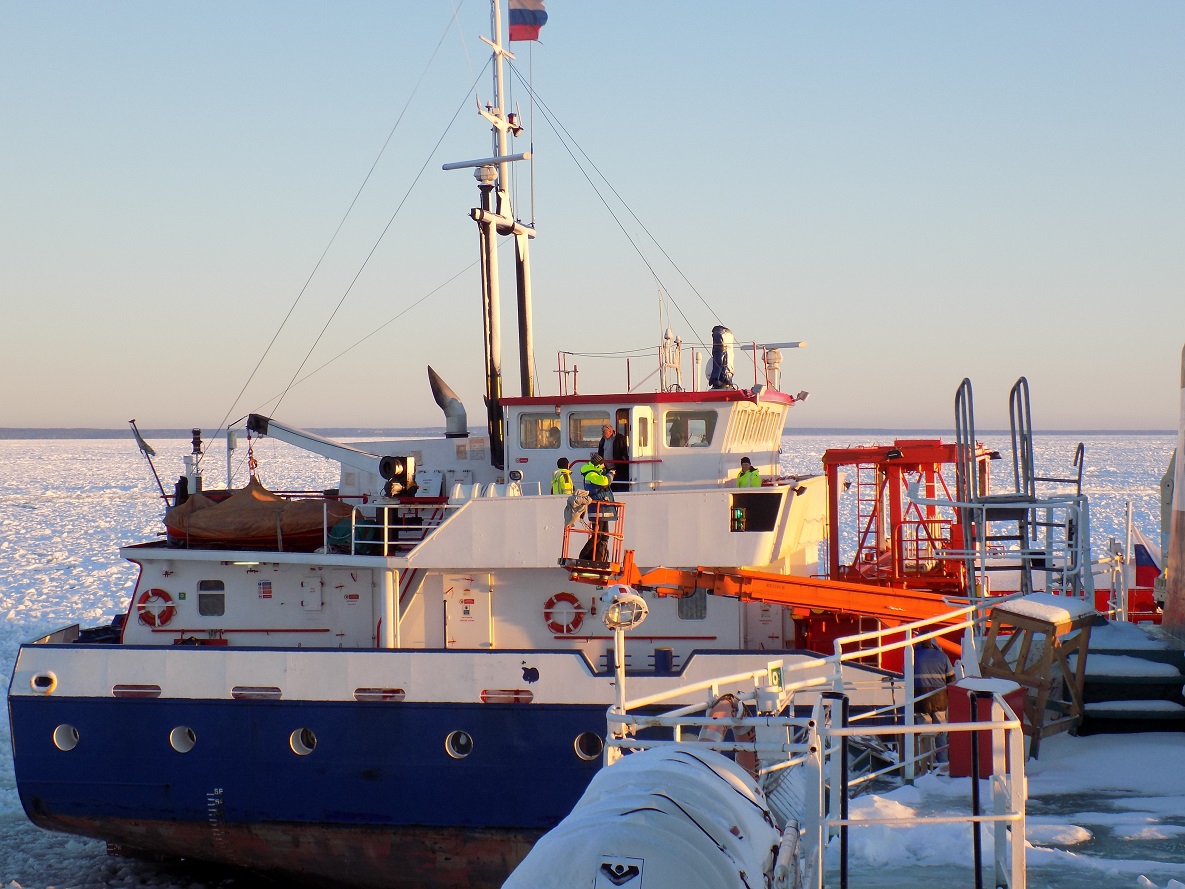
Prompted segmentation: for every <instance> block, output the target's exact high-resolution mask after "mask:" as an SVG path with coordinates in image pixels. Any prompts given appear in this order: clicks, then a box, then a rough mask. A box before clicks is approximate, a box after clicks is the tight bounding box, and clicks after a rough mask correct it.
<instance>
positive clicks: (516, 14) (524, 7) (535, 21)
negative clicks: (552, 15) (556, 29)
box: [510, 0, 547, 40]
mask: <svg viewBox="0 0 1185 889" xmlns="http://www.w3.org/2000/svg"><path fill="white" fill-rule="evenodd" d="M546 24H547V10H545V9H544V8H543V0H510V39H511V40H538V39H539V29H540V28H542V27H543V26H544V25H546Z"/></svg>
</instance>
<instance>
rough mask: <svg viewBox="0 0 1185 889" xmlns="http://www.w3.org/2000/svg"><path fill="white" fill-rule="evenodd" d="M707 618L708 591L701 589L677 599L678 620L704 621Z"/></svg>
mask: <svg viewBox="0 0 1185 889" xmlns="http://www.w3.org/2000/svg"><path fill="white" fill-rule="evenodd" d="M707 616H708V591H707V590H706V589H704V588H703V587H699V588H698V589H697V590H696V591H695V592H694V593H692V594H691V595H690V596H683V597H682V598H680V599H679V620H705V619H706V618H707Z"/></svg>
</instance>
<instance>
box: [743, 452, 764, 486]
mask: <svg viewBox="0 0 1185 889" xmlns="http://www.w3.org/2000/svg"><path fill="white" fill-rule="evenodd" d="M737 487H738V488H760V487H761V473H760V472H758V471H757V470H756V469H754V468H753V464H752V463H751V462H749V458H748V457H741V473H740V475H738V476H737Z"/></svg>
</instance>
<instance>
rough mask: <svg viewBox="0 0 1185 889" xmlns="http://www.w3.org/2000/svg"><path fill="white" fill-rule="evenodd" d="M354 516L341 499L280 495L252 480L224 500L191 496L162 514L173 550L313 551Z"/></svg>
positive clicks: (200, 495)
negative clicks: (330, 530) (189, 547)
mask: <svg viewBox="0 0 1185 889" xmlns="http://www.w3.org/2000/svg"><path fill="white" fill-rule="evenodd" d="M352 512H353V507H352V506H350V505H349V504H347V503H343V502H342V501H340V500H332V499H320V498H317V499H314V498H301V499H289V498H287V497H281V496H280V495H278V494H274V493H272V492H271V491H269V490H268V489H267V488H265V487H264V486H263V485H262V484H260V482H259V480H258V479H255V478H252V479H251V481H250V482H248V484H247V486H246V487H244V488H241V489H239V490H237V491H235V492H234V493H232V494H231V495H230V496H229V497H226V498H225V499H222V500H215V499H213V498H211V497H207V496H206V495H204V494H201V493H197V494H192V495H191V496H190V497H189V498H188V499H187V500H186V501H185V502H184V503H182V504H181V505H179V506H174V507H172V508H171V509H170V510H169V511H168V512H166V513H165V528H166V529H167V530H168V540H169V543H170V545H173V546H193V547H227V548H234V549H258V548H267V549H272V548H276V549H278V550H281V551H283V550H288V551H309V552H311V551H312V550H315V549H317V548H318V547H320V546H323V545H324V541H325V539H326V533H327V530H328V529H331V528H333V526H334V525H336V524H337V523H338V522H341V521H344V520H346V519H349V518H350V514H351V513H352Z"/></svg>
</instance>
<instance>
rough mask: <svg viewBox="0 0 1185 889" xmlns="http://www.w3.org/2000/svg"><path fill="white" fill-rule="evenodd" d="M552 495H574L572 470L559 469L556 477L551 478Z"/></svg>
mask: <svg viewBox="0 0 1185 889" xmlns="http://www.w3.org/2000/svg"><path fill="white" fill-rule="evenodd" d="M551 493H553V494H571V493H572V470H571V469H557V470H556V471H555V475H553V476H552V477H551Z"/></svg>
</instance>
